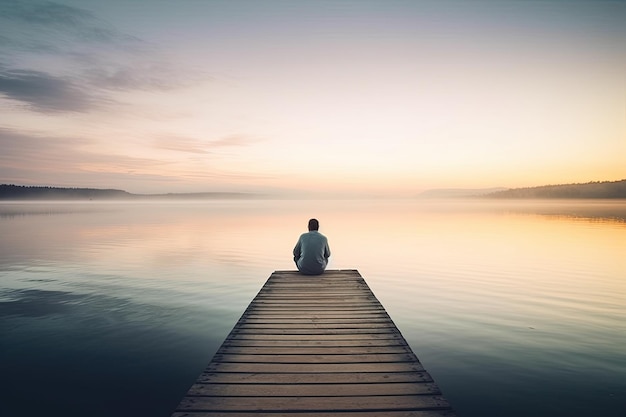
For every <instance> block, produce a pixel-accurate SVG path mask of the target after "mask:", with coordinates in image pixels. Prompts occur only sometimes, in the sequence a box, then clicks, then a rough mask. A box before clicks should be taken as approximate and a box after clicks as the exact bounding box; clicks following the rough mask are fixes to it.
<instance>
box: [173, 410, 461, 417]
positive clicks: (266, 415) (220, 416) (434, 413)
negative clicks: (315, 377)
mask: <svg viewBox="0 0 626 417" xmlns="http://www.w3.org/2000/svg"><path fill="white" fill-rule="evenodd" d="M338 415H343V413H342V414H339V413H338V412H336V411H317V412H315V411H314V412H311V413H309V412H289V411H286V412H285V411H276V412H272V411H270V412H265V411H252V412H246V411H240V412H237V411H235V412H230V411H225V412H222V411H182V412H175V413H174V414H172V417H337V416H338ZM345 415H346V416H349V417H381V414H380V411H356V412H350V413H349V414H348V413H345ZM455 416H456V414H455V413H454V411H452V410H413V411H411V410H409V411H404V410H402V411H385V414H384V417H455Z"/></svg>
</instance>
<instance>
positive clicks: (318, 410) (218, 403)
mask: <svg viewBox="0 0 626 417" xmlns="http://www.w3.org/2000/svg"><path fill="white" fill-rule="evenodd" d="M454 415H455V414H454V412H453V411H452V409H451V407H450V405H449V404H448V403H447V402H446V400H445V399H444V398H443V397H442V395H441V392H440V391H439V389H438V388H437V386H436V385H435V383H434V382H433V380H432V378H431V377H430V375H428V373H427V372H426V371H425V370H424V368H423V367H422V365H421V364H420V363H419V361H418V359H417V357H416V356H415V355H414V354H413V352H412V351H411V348H410V347H409V346H408V344H407V343H406V341H405V340H404V338H403V337H402V335H401V334H400V331H399V330H398V328H397V327H396V326H395V324H394V323H393V322H392V320H391V318H390V317H389V315H388V314H387V312H386V311H385V309H384V308H383V306H382V305H381V304H380V302H379V301H378V300H377V299H376V297H375V296H374V294H373V293H372V291H371V290H370V288H369V287H368V285H367V283H366V282H365V280H364V279H363V278H362V277H361V275H360V274H359V272H358V271H356V270H339V271H338V270H333V271H326V272H325V273H324V274H323V275H320V276H303V275H300V274H298V273H297V272H295V271H276V272H274V273H273V274H272V275H271V276H270V278H269V279H268V280H267V282H266V283H265V285H264V286H263V288H262V289H261V290H260V291H259V293H258V294H257V295H256V297H255V298H254V300H252V302H251V303H250V305H249V306H248V308H247V309H246V311H245V312H244V313H243V315H242V316H241V318H240V319H239V321H238V322H237V324H236V325H235V327H234V328H233V330H232V331H231V333H230V334H229V336H228V337H227V338H226V340H225V341H224V343H223V344H222V346H221V347H220V349H219V350H218V352H217V353H216V354H215V356H214V357H213V360H212V361H211V363H210V364H209V365H208V367H207V369H206V370H205V371H204V372H203V373H202V374H201V375H200V377H199V378H198V380H197V381H196V383H195V384H194V385H193V386H192V387H191V389H190V390H189V391H188V392H187V395H186V396H185V397H184V398H183V399H182V401H181V402H180V404H179V405H178V408H177V409H176V411H175V412H174V414H173V415H172V417H183V416H186V417H209V416H211V417H216V416H227V417H243V416H246V417H270V416H272V417H279V416H280V417H287V416H291V417H313V416H315V417H330V416H344V417H347V416H349V417H373V416H390V417H409V416H415V417H440V416H446V417H451V416H454Z"/></svg>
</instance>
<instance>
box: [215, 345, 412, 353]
mask: <svg viewBox="0 0 626 417" xmlns="http://www.w3.org/2000/svg"><path fill="white" fill-rule="evenodd" d="M223 351H224V352H228V353H229V354H231V355H232V354H247V355H324V354H327V353H329V352H330V353H332V354H334V355H371V354H389V353H408V352H409V350H408V349H407V348H406V346H402V345H396V346H333V345H331V346H304V347H302V346H301V347H296V346H287V347H277V346H250V345H248V346H233V345H231V344H228V345H227V346H224V350H223ZM221 352H222V351H221V350H220V351H218V352H217V353H218V354H219V353H221Z"/></svg>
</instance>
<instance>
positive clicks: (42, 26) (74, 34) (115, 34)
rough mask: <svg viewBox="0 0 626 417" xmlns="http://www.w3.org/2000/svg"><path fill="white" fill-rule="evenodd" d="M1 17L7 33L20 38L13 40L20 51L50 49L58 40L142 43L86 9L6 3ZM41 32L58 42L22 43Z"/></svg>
mask: <svg viewBox="0 0 626 417" xmlns="http://www.w3.org/2000/svg"><path fill="white" fill-rule="evenodd" d="M0 16H2V17H3V18H4V19H3V20H4V21H5V22H4V24H5V25H6V26H8V28H7V29H13V33H15V35H19V36H14V37H10V39H12V40H13V42H12V45H13V46H18V47H20V46H21V47H24V46H28V45H30V46H31V47H33V46H36V45H39V47H41V45H49V44H50V42H54V41H58V36H64V37H66V39H69V38H74V39H77V40H81V42H85V41H87V42H101V43H102V42H104V43H111V42H125V43H127V42H129V41H131V42H136V41H139V39H137V38H135V37H133V36H130V35H127V34H124V33H121V32H119V31H117V30H116V29H115V28H113V27H112V26H111V25H109V24H107V23H106V22H105V21H103V20H100V19H98V18H97V17H96V16H95V15H94V14H93V13H91V12H89V11H87V10H85V9H81V8H78V7H73V6H68V5H64V4H59V3H55V2H50V1H29V0H3V1H2V2H0ZM7 22H8V23H9V24H7ZM16 28H17V29H19V30H18V31H17V32H15V31H14V30H15V29H16ZM41 31H43V32H45V33H48V34H54V35H56V36H55V38H54V39H50V38H49V37H48V38H38V39H37V38H36V37H30V38H29V41H31V42H19V37H21V36H23V35H24V34H25V33H31V34H34V35H36V32H41ZM35 40H36V41H35ZM32 41H35V42H32ZM46 49H47V48H46Z"/></svg>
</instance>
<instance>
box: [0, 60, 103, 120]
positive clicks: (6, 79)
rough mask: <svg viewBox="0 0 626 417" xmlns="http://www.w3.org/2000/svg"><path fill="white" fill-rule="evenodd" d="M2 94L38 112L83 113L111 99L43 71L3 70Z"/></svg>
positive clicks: (0, 82) (0, 88)
mask: <svg viewBox="0 0 626 417" xmlns="http://www.w3.org/2000/svg"><path fill="white" fill-rule="evenodd" d="M0 94H2V95H4V96H6V97H7V98H10V99H13V100H17V101H21V102H24V103H27V104H28V105H30V106H31V108H32V109H33V110H36V111H39V112H44V113H46V112H60V111H73V112H84V111H87V110H91V109H92V108H94V107H99V106H101V105H103V104H105V103H110V102H111V101H110V100H109V99H106V98H104V97H103V96H101V95H98V94H97V93H94V92H92V91H88V90H87V89H86V88H85V87H83V86H81V85H79V84H77V83H76V82H74V81H73V80H71V79H69V78H63V77H56V76H53V75H50V74H47V73H45V72H41V71H31V70H6V69H2V68H1V67H0Z"/></svg>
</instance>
